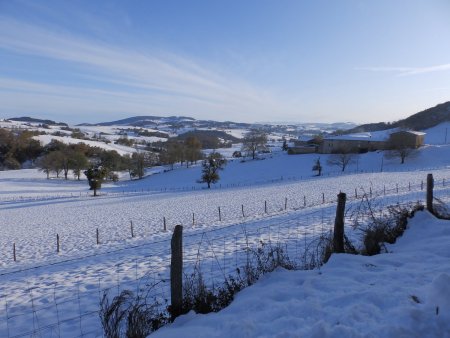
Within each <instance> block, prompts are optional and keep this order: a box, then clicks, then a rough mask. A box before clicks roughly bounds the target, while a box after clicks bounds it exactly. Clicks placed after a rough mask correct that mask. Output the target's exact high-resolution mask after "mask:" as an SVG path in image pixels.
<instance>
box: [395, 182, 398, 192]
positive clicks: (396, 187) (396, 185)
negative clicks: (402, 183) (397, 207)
mask: <svg viewBox="0 0 450 338" xmlns="http://www.w3.org/2000/svg"><path fill="white" fill-rule="evenodd" d="M395 189H396V191H397V194H398V183H396V184H395Z"/></svg>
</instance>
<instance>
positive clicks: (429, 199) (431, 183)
mask: <svg viewBox="0 0 450 338" xmlns="http://www.w3.org/2000/svg"><path fill="white" fill-rule="evenodd" d="M433 187H434V180H433V174H428V175H427V210H428V211H429V212H431V213H433Z"/></svg>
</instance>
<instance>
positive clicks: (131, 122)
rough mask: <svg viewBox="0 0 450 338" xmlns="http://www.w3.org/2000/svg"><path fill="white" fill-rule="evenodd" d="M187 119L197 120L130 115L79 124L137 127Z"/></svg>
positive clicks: (186, 118) (179, 117) (187, 118)
mask: <svg viewBox="0 0 450 338" xmlns="http://www.w3.org/2000/svg"><path fill="white" fill-rule="evenodd" d="M186 121H195V119H193V118H192V117H186V116H168V117H161V116H151V115H148V116H133V117H128V118H126V119H121V120H116V121H111V122H101V123H94V124H90V123H82V124H79V126H120V125H125V126H136V127H144V126H152V125H157V124H160V123H165V122H169V123H174V122H186Z"/></svg>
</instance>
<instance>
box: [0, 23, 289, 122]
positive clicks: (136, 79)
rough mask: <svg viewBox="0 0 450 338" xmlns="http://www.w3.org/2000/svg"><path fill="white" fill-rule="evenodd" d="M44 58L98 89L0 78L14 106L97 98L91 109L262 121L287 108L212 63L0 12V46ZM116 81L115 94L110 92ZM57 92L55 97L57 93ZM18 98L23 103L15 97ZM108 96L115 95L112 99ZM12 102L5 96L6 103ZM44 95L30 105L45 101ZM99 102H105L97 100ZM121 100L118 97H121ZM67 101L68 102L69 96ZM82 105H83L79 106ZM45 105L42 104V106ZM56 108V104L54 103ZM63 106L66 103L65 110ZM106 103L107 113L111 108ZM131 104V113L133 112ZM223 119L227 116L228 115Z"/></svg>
mask: <svg viewBox="0 0 450 338" xmlns="http://www.w3.org/2000/svg"><path fill="white" fill-rule="evenodd" d="M1 49H3V50H8V51H10V52H14V53H18V54H21V55H27V56H30V57H31V58H32V57H35V56H38V57H40V58H47V59H50V60H54V61H58V62H62V63H63V64H64V65H65V67H66V68H67V69H69V70H71V71H72V72H76V73H77V76H82V77H85V78H91V79H93V78H95V79H97V80H98V83H100V84H97V87H94V85H93V84H91V85H90V86H91V88H85V87H86V86H74V85H71V84H70V83H67V84H66V85H65V86H56V85H52V84H51V83H48V82H46V80H45V79H42V81H41V82H37V81H36V80H33V81H31V80H30V81H22V82H20V81H19V80H18V79H14V78H11V77H9V78H1V79H0V88H1V90H2V91H3V93H5V92H6V91H7V92H8V93H9V95H13V96H14V97H15V98H16V99H18V100H19V101H17V103H16V104H17V105H20V102H23V98H26V100H28V101H30V100H36V98H37V97H47V98H49V99H53V103H51V102H48V103H47V104H46V105H47V106H49V105H55V102H58V103H59V106H58V108H59V109H60V111H65V110H66V109H65V107H64V106H63V105H64V100H69V99H70V100H71V101H70V102H71V103H72V104H74V100H75V101H76V103H77V104H76V106H77V107H78V108H79V109H80V110H83V111H88V110H90V109H91V108H90V107H89V106H90V105H91V104H92V102H91V99H88V98H92V99H93V98H96V100H97V102H96V104H95V106H96V107H98V106H102V107H103V108H104V109H106V108H107V107H108V105H115V107H114V109H117V107H118V106H119V107H120V109H123V111H130V113H132V112H134V111H135V110H136V107H137V106H138V107H139V109H138V110H139V111H140V112H142V113H143V111H142V109H141V108H143V107H144V106H145V107H146V109H147V112H151V111H153V112H154V111H155V110H158V111H160V112H161V113H164V112H167V111H169V110H171V113H178V112H180V113H184V114H189V113H191V114H194V113H204V114H206V113H207V112H209V113H210V114H214V113H219V114H222V115H221V116H223V114H225V113H227V114H229V115H228V116H229V117H230V118H232V117H233V114H236V115H235V116H234V117H235V118H236V117H239V119H240V120H242V119H245V114H253V116H252V117H251V119H252V120H255V119H256V118H255V114H256V115H257V114H260V115H261V118H266V116H268V115H270V114H273V113H274V112H275V111H280V110H287V111H291V112H292V111H293V110H294V109H293V108H292V106H288V105H286V103H285V102H284V100H282V99H280V98H277V97H275V95H274V94H273V93H272V92H270V91H268V90H265V89H264V88H258V86H255V85H252V84H251V83H249V82H248V81H245V80H243V79H240V78H239V77H238V76H233V75H230V74H221V72H219V71H217V70H215V69H213V67H205V66H203V65H202V64H201V63H200V62H199V61H195V60H192V59H189V58H186V57H183V56H179V55H175V54H173V53H168V52H162V51H158V52H155V51H148V52H145V53H142V52H138V51H135V50H130V49H129V47H127V48H125V47H120V46H116V45H111V44H105V43H101V42H99V41H93V40H89V39H86V38H81V37H79V36H73V35H71V34H68V33H64V32H56V31H50V30H48V29H45V28H42V27H39V26H37V25H32V24H27V23H24V22H20V21H17V20H15V19H11V18H8V17H2V16H0V50H1ZM112 86H114V88H116V89H115V90H114V91H112V90H110V89H109V88H111V87H112ZM56 97H58V98H59V99H58V100H55V98H56ZM20 98H22V100H20ZM112 98H113V99H112ZM8 101H9V102H10V100H8ZM43 101H44V100H36V104H41V105H44V106H45V103H44V102H43ZM100 101H103V102H101V103H100ZM119 101H120V102H119ZM67 102H69V101H67ZM83 102H85V107H84V108H83ZM41 108H42V109H45V107H41ZM55 108H56V107H55ZM66 108H67V107H66ZM111 108H112V107H110V108H109V109H107V110H111ZM133 109H134V111H132V110H133ZM228 116H227V118H228Z"/></svg>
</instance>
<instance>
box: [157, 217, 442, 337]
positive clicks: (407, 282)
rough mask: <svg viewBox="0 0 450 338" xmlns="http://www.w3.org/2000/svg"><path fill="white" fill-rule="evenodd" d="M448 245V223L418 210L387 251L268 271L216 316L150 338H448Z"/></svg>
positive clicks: (180, 322) (181, 321) (184, 321)
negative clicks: (305, 268) (310, 267)
mask: <svg viewBox="0 0 450 338" xmlns="http://www.w3.org/2000/svg"><path fill="white" fill-rule="evenodd" d="M449 242H450V221H439V220H436V219H435V218H434V217H433V216H431V215H430V214H429V213H427V212H422V213H419V214H418V215H417V216H416V217H415V218H414V219H413V220H412V221H411V222H410V225H409V229H408V230H407V231H406V233H405V234H404V236H403V237H402V238H400V239H399V240H398V242H397V243H396V244H395V245H392V246H390V247H389V251H390V253H387V254H381V255H378V256H372V257H365V256H352V255H346V254H339V255H337V254H334V255H333V256H332V257H331V259H330V261H329V262H328V263H327V264H326V265H325V266H324V267H323V268H322V269H321V270H316V271H294V272H292V271H285V270H279V271H276V272H274V273H272V274H271V275H269V276H265V277H264V278H263V279H262V280H260V281H259V282H257V283H256V285H254V286H251V287H249V288H247V289H245V290H243V291H242V292H240V293H239V294H238V295H237V297H236V299H235V300H234V302H233V303H232V304H231V305H230V306H229V307H228V308H225V309H224V310H222V311H220V312H219V313H211V314H207V315H196V314H194V313H189V314H187V315H185V316H181V317H180V318H178V319H177V320H176V321H175V322H174V323H173V324H172V325H169V326H166V327H164V328H162V329H160V330H159V331H157V332H156V333H154V334H153V335H152V337H161V338H162V337H164V338H172V337H173V338H175V337H181V336H182V337H186V338H187V337H196V338H199V337H205V338H206V337H208V338H210V337H217V338H218V337H224V338H225V337H227V338H228V337H317V338H319V337H320V338H326V337H330V338H334V337H384V338H399V337H405V338H406V337H417V338H419V337H420V338H423V337H430V338H431V337H440V338H448V337H450V245H449Z"/></svg>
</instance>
